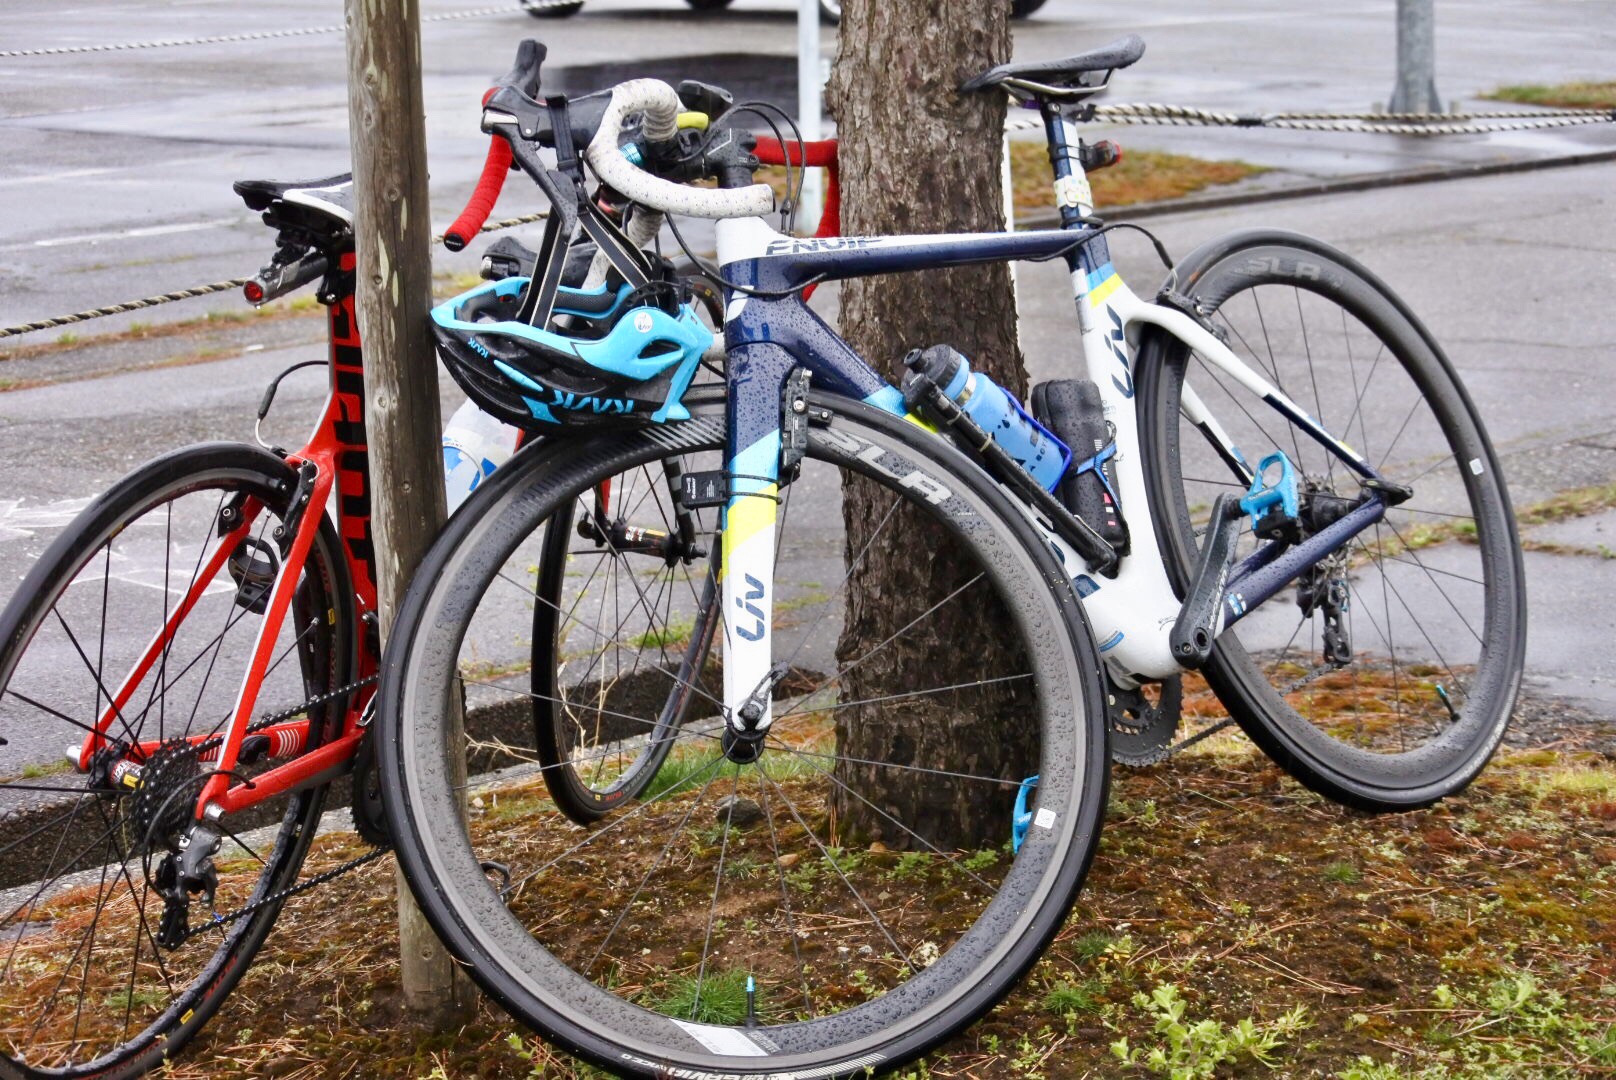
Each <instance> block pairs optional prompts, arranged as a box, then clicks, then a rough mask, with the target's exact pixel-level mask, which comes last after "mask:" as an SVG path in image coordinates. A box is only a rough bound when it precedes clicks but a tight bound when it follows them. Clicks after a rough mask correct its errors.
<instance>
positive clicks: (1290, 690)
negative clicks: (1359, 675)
mask: <svg viewBox="0 0 1616 1080" xmlns="http://www.w3.org/2000/svg"><path fill="white" fill-rule="evenodd" d="M1340 670H1341V668H1340V667H1338V666H1337V665H1335V664H1320V665H1319V666H1318V667H1316V668H1314V669H1313V670H1312V671H1309V672H1307V673H1305V674H1304V675H1303V676H1302V677H1301V678H1299V679H1297V680H1296V681H1295V682H1293V683H1291V684H1290V685H1289V686H1287V687H1286V688H1285V689H1284V690H1283V691H1281V692H1280V695H1279V696H1280V697H1288V696H1290V695H1291V694H1294V693H1296V691H1298V690H1300V689H1301V688H1302V687H1304V686H1306V685H1308V684H1309V683H1312V682H1316V681H1318V680H1319V679H1322V678H1323V677H1324V676H1326V675H1328V674H1330V673H1331V672H1332V671H1340ZM1234 722H1235V719H1234V717H1232V716H1225V717H1224V718H1223V719H1222V720H1219V721H1218V722H1217V723H1215V724H1213V725H1212V726H1211V727H1209V728H1206V729H1204V730H1202V731H1197V732H1196V733H1195V734H1194V735H1191V736H1190V737H1189V738H1187V739H1181V740H1180V741H1178V742H1176V743H1174V744H1173V745H1172V746H1169V747H1168V748H1167V749H1166V751H1165V752H1164V753H1163V754H1162V759H1163V760H1166V759H1167V758H1170V757H1173V756H1174V755H1176V754H1181V753H1183V752H1184V751H1185V750H1188V749H1189V748H1190V747H1192V746H1194V745H1195V744H1196V743H1198V742H1200V741H1201V740H1202V739H1210V738H1211V737H1212V736H1214V735H1216V734H1217V733H1218V732H1220V731H1222V730H1223V729H1224V728H1226V727H1229V726H1230V725H1231V724H1233V723H1234Z"/></svg>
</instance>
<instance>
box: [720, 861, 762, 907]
mask: <svg viewBox="0 0 1616 1080" xmlns="http://www.w3.org/2000/svg"><path fill="white" fill-rule="evenodd" d="M762 872H763V864H762V863H760V862H758V861H757V860H756V859H754V858H752V856H750V855H737V856H735V857H734V858H732V859H730V860H729V861H728V862H726V863H725V864H724V876H725V877H727V878H730V879H731V880H734V881H750V880H752V879H753V878H755V877H757V876H758V875H759V874H761V873H762ZM748 921H751V920H748Z"/></svg>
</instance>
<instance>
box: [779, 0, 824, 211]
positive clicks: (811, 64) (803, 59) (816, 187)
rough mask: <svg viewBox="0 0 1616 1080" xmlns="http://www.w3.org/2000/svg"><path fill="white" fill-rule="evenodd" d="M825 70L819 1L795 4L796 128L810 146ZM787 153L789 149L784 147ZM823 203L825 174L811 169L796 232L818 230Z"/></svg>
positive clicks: (814, 136) (799, 0)
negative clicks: (821, 42) (821, 60)
mask: <svg viewBox="0 0 1616 1080" xmlns="http://www.w3.org/2000/svg"><path fill="white" fill-rule="evenodd" d="M824 82H825V77H824V66H823V64H822V63H821V62H820V59H819V0H797V127H798V128H799V129H801V131H802V137H803V138H804V139H806V140H808V141H810V142H812V141H814V140H815V139H818V138H819V137H820V131H821V130H822V128H821V125H820V107H819V99H820V93H821V90H822V88H823V86H824ZM786 149H787V151H788V152H789V151H790V150H792V149H793V148H792V147H787V148H786ZM824 201H825V180H824V174H823V173H822V172H821V171H820V170H818V169H810V170H808V171H807V172H806V173H804V174H803V178H802V205H801V206H800V207H798V208H797V229H798V231H799V232H807V233H812V232H813V231H814V230H815V229H818V228H819V211H820V209H821V207H822V206H823V204H824Z"/></svg>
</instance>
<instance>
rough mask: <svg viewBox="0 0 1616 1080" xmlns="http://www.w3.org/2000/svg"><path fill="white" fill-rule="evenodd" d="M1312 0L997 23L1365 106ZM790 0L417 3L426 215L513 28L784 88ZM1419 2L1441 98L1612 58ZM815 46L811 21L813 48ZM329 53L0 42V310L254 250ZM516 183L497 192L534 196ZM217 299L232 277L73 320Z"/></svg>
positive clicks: (566, 49) (1372, 84) (1368, 20)
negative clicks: (720, 8) (706, 5)
mask: <svg viewBox="0 0 1616 1080" xmlns="http://www.w3.org/2000/svg"><path fill="white" fill-rule="evenodd" d="M477 6H479V5H475V4H472V3H470V2H468V0H424V3H423V4H422V9H423V15H424V16H425V17H426V18H427V19H429V20H430V19H431V18H433V17H434V16H441V15H446V14H452V13H454V12H456V11H464V10H468V9H471V8H474V7H477ZM1327 8H1328V10H1320V7H1319V5H1311V4H1310V5H1297V4H1295V3H1291V2H1289V0H1235V2H1230V3H1220V4H1217V5H1206V4H1199V3H1186V2H1184V0H1135V2H1130V3H1128V4H1126V5H1100V4H1094V3H1090V2H1088V0H1050V2H1049V3H1047V4H1046V5H1045V6H1044V7H1043V8H1042V9H1041V10H1040V11H1039V12H1038V14H1037V15H1036V16H1035V17H1034V18H1032V19H1028V20H1025V21H1022V22H1018V23H1016V24H1015V25H1016V30H1015V40H1016V44H1015V48H1016V56H1017V57H1018V58H1026V59H1042V58H1047V57H1056V56H1062V55H1066V54H1068V53H1071V52H1075V51H1079V50H1081V49H1085V48H1089V47H1092V46H1095V45H1097V44H1101V43H1103V42H1105V41H1107V40H1110V39H1111V38H1113V37H1115V36H1117V35H1120V34H1122V33H1125V32H1128V31H1137V32H1139V33H1140V34H1142V35H1143V36H1144V37H1145V39H1146V41H1147V43H1148V46H1149V51H1148V52H1147V54H1146V57H1145V59H1144V60H1143V61H1141V63H1140V64H1139V65H1137V66H1136V67H1134V68H1132V69H1130V70H1128V71H1126V72H1123V73H1121V74H1119V76H1118V77H1117V79H1116V83H1115V89H1114V91H1113V93H1112V100H1121V101H1165V102H1174V103H1181V104H1187V105H1196V106H1202V107H1207V108H1215V109H1227V110H1234V111H1241V112H1264V111H1274V110H1277V109H1304V108H1305V109H1349V110H1361V109H1364V108H1367V107H1368V106H1370V105H1371V104H1372V103H1373V102H1375V101H1379V100H1384V99H1385V97H1386V96H1387V93H1388V91H1389V89H1390V86H1391V83H1392V71H1393V62H1394V61H1393V57H1394V36H1393V35H1394V29H1393V28H1394V21H1393V14H1392V12H1393V4H1392V2H1391V0H1343V2H1340V3H1332V4H1330V5H1328V6H1327ZM794 10H795V5H794V4H792V3H790V2H789V0H736V3H735V4H734V6H733V7H732V8H731V9H730V10H729V11H728V12H725V13H723V14H721V15H701V14H698V13H695V12H692V11H690V10H689V9H687V8H686V7H685V6H684V5H683V4H682V3H680V2H679V0H590V3H589V4H588V5H587V6H586V7H585V9H584V11H583V12H582V13H581V14H579V15H577V16H575V17H573V18H570V19H565V20H554V19H546V20H536V19H533V18H530V17H528V16H527V15H525V14H524V13H522V12H520V11H519V10H517V9H516V5H515V4H514V2H513V3H512V4H511V10H510V11H509V12H506V13H500V14H495V15H491V16H483V17H479V18H472V19H464V20H457V21H439V22H430V21H429V22H427V23H426V24H425V26H424V29H423V35H422V37H423V63H424V67H425V96H426V105H427V117H426V126H427V134H428V142H429V155H430V158H429V159H430V161H431V169H432V178H431V179H432V185H431V186H432V211H433V220H434V221H435V222H436V223H438V224H439V225H440V226H441V225H443V224H446V223H447V222H448V221H449V220H450V219H452V217H453V216H454V214H455V213H456V212H457V211H458V209H459V207H460V205H461V203H462V201H463V199H464V197H465V194H466V192H467V191H468V190H469V187H470V185H471V183H472V181H473V180H474V179H475V177H476V175H477V170H478V167H479V165H480V163H481V160H482V154H483V151H484V149H485V143H484V141H483V138H482V136H480V135H479V134H478V132H477V129H476V125H477V103H478V101H479V100H480V96H481V93H482V90H483V89H484V88H485V87H486V86H487V85H488V82H489V80H490V79H491V78H492V77H493V76H495V75H497V74H498V73H499V72H501V71H503V70H504V69H505V68H506V67H507V66H508V64H509V59H510V57H511V56H512V55H513V51H514V45H515V42H516V40H517V39H518V38H520V37H523V36H528V35H533V36H538V37H540V38H541V39H542V40H544V41H545V42H547V43H548V45H549V46H550V63H549V71H550V73H551V74H550V76H549V77H548V78H547V82H546V85H547V86H548V87H553V88H556V89H561V90H565V91H568V92H578V91H582V90H590V89H598V88H599V87H601V86H603V85H609V84H610V83H611V82H613V81H616V80H617V79H620V78H623V77H626V76H628V75H631V74H657V75H663V76H668V77H674V78H678V77H700V78H706V79H708V80H710V81H714V82H718V83H720V84H724V85H728V86H730V87H731V88H732V89H734V90H735V91H736V92H737V93H739V94H741V95H744V96H758V97H764V98H768V99H771V100H777V101H780V102H781V103H783V104H785V105H786V106H788V107H792V106H794V103H795V99H796V95H795V63H794V60H793V59H792V58H793V57H794V56H795V16H794ZM341 13H342V12H341V4H340V3H337V2H335V0H288V2H286V3H280V4H273V5H248V4H230V3H222V2H219V0H193V2H177V3H166V4H152V3H138V2H131V0H78V2H70V3H67V4H59V3H53V2H48V0H11V2H9V3H8V4H6V5H5V10H4V11H3V12H0V48H4V49H19V48H45V47H51V46H61V45H83V44H110V43H119V42H131V41H137V42H138V41H154V40H163V39H172V38H189V37H206V36H214V35H222V34H252V33H259V32H274V31H284V30H291V29H297V28H309V27H314V28H318V27H330V26H333V25H338V24H340V23H341V21H342V18H341ZM1438 26H1439V36H1438V50H1437V59H1438V73H1437V85H1438V89H1439V91H1440V92H1441V93H1442V94H1443V95H1444V96H1445V97H1446V98H1447V99H1449V100H1452V101H1454V102H1458V103H1471V104H1474V103H1475V102H1474V95H1476V94H1478V93H1482V92H1485V91H1488V90H1490V89H1492V88H1494V87H1496V86H1498V85H1500V84H1503V83H1519V82H1558V81H1562V80H1566V79H1575V78H1608V77H1609V57H1610V55H1611V53H1612V51H1613V48H1616V4H1613V3H1610V2H1608V0H1594V2H1584V3H1560V2H1545V0H1536V2H1526V0H1471V2H1459V0H1447V2H1444V4H1443V5H1442V9H1441V13H1440V18H1439V24H1438ZM834 47H835V34H834V33H832V32H827V33H826V35H825V40H824V50H825V54H826V56H827V57H828V56H830V55H832V53H833V50H834ZM670 58H671V59H670ZM344 78H345V58H344V51H343V41H342V36H341V35H340V34H338V33H323V34H314V35H309V36H299V37H287V38H278V39H271V40H261V41H251V42H242V43H226V44H215V45H203V46H189V47H180V48H166V49H133V50H124V51H114V52H96V53H85V54H78V55H70V56H55V57H22V58H0V134H3V136H4V139H5V144H6V153H5V155H4V160H3V161H0V325H10V324H11V323H14V322H20V321H27V320H31V319H37V318H42V317H46V316H49V315H55V314H59V313H62V312H66V311H74V310H78V309H81V308H85V307H90V306H96V305H99V304H104V303H110V302H114V301H117V300H123V299H127V298H130V297H134V296H143V295H147V294H148V293H151V292H154V291H166V290H168V289H172V288H179V287H182V286H186V285H191V284H196V283H201V282H208V281H215V280H219V279H223V278H231V277H239V276H244V275H245V274H248V273H250V272H251V271H252V270H253V269H255V268H256V267H257V266H259V265H261V264H262V263H263V261H264V259H265V256H266V255H267V254H268V252H269V250H270V248H269V245H268V243H267V241H266V237H265V235H264V233H263V230H262V228H261V227H260V226H258V225H257V224H256V223H255V218H254V215H252V214H251V213H249V212H248V211H247V210H245V208H243V207H242V205H241V204H240V203H239V202H238V201H237V200H236V199H235V197H234V196H233V195H232V194H231V192H230V182H231V181H233V180H237V179H240V178H243V177H263V176H269V177H276V178H293V177H295V178H302V177H318V176H326V175H330V174H333V173H339V172H343V171H346V170H347V168H348V158H349V153H348V145H347V134H346V130H347V104H346V94H345V89H344ZM1126 139H1127V141H1128V143H1129V144H1130V145H1136V146H1168V147H1172V148H1175V149H1182V150H1185V151H1186V152H1192V153H1198V154H1202V155H1204V156H1210V157H1240V158H1245V159H1247V160H1251V161H1256V162H1260V163H1262V164H1265V165H1269V166H1273V167H1275V168H1276V169H1278V170H1282V171H1283V173H1284V175H1285V176H1286V177H1290V178H1292V179H1294V178H1295V177H1296V176H1297V175H1302V176H1329V175H1340V174H1343V173H1356V172H1371V171H1382V170H1387V169H1401V168H1409V167H1417V166H1423V165H1430V164H1435V163H1439V162H1442V161H1453V160H1463V161H1484V160H1495V159H1498V158H1501V157H1521V156H1526V157H1530V156H1540V155H1552V154H1561V153H1567V152H1574V151H1576V150H1585V149H1597V148H1606V149H1608V148H1612V147H1616V132H1612V131H1608V130H1603V129H1593V128H1578V129H1570V130H1564V131H1558V132H1536V133H1524V134H1515V135H1503V136H1492V137H1488V138H1461V139H1444V140H1420V139H1401V138H1388V137H1384V136H1362V135H1359V136H1342V135H1314V134H1309V133H1302V132H1239V133H1237V132H1233V131H1229V130H1226V129H1225V130H1204V129H1180V128H1173V129H1159V128H1130V129H1127V130H1126ZM1279 179H1281V177H1280V176H1278V175H1276V176H1273V177H1271V178H1270V181H1271V182H1277V181H1278V180H1279ZM520 187H521V185H520V184H515V185H513V186H512V190H511V191H509V192H508V193H507V195H506V197H505V199H504V200H503V201H502V203H501V210H502V212H503V211H506V210H508V211H509V212H510V213H513V214H514V213H521V212H526V211H528V210H531V209H534V208H535V207H536V206H537V203H538V200H537V199H535V198H534V197H533V195H532V194H530V192H529V191H526V190H518V189H519V188H520ZM472 265H473V264H472V263H471V261H470V257H469V256H462V257H460V258H459V259H458V260H457V259H453V258H448V257H443V258H441V259H440V266H441V267H442V268H444V269H450V270H452V269H456V268H460V269H466V268H470V267H472ZM233 306H234V301H233V299H232V298H231V297H229V296H228V295H226V296H222V297H214V298H210V299H208V300H203V301H197V302H191V303H188V304H185V305H180V306H175V307H170V308H167V309H163V310H161V311H158V312H156V313H155V314H146V315H139V316H131V317H126V318H124V319H122V320H119V319H114V320H107V321H106V322H103V323H101V324H98V325H97V326H96V327H94V328H93V329H95V330H98V331H99V330H101V329H104V328H111V327H115V326H117V325H118V324H119V323H120V322H122V323H127V322H128V321H130V320H131V319H133V318H139V319H143V320H147V321H149V320H152V319H156V320H158V321H161V320H164V319H167V318H172V317H182V315H195V314H198V313H199V312H200V311H202V310H206V309H209V308H215V309H221V310H229V309H231V308H232V307H233Z"/></svg>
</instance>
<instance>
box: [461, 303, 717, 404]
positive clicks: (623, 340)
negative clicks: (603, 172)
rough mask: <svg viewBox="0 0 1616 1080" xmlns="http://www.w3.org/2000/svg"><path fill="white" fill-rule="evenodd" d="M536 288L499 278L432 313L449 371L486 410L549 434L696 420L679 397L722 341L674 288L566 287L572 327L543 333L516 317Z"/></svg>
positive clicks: (558, 309) (563, 306) (563, 307)
mask: <svg viewBox="0 0 1616 1080" xmlns="http://www.w3.org/2000/svg"><path fill="white" fill-rule="evenodd" d="M528 282H529V279H528V278H525V277H511V278H505V279H503V280H501V281H491V282H489V283H488V284H486V285H480V286H478V287H477V288H475V289H472V290H471V291H469V292H465V293H462V294H460V295H459V296H457V297H455V298H454V299H453V300H450V301H448V302H446V303H443V304H440V305H438V306H437V307H435V308H433V309H432V328H433V331H434V332H435V333H436V334H437V338H438V352H439V354H440V355H441V356H442V357H443V362H444V365H445V366H446V367H448V369H449V374H450V375H451V376H453V377H454V380H455V381H456V382H457V383H459V384H460V387H461V389H463V390H464V391H465V392H466V394H467V396H468V397H470V398H471V399H472V400H473V401H475V402H476V403H477V404H478V406H479V407H480V408H482V409H484V410H485V411H487V412H488V413H490V414H492V415H494V416H497V417H499V418H500V419H501V420H504V421H505V422H506V423H509V424H515V425H517V426H518V427H523V428H527V429H530V430H541V431H542V430H546V429H550V430H553V429H554V428H555V427H556V426H578V425H587V424H599V423H602V422H619V423H620V422H624V421H629V422H635V421H638V422H649V423H662V422H664V421H667V420H687V419H689V418H690V412H689V410H687V409H686V408H685V407H684V405H683V404H682V403H681V401H680V398H681V397H682V396H683V395H684V392H685V389H686V388H687V387H688V386H689V385H690V380H691V379H692V378H693V377H694V376H695V374H696V367H697V365H698V364H699V363H700V362H701V357H702V354H703V353H705V352H706V351H707V349H708V348H709V347H710V346H711V345H712V343H713V335H712V332H711V331H709V330H708V329H707V327H706V326H704V325H703V324H702V323H701V321H700V320H699V319H698V318H697V317H696V314H695V311H694V309H693V307H692V306H691V305H690V304H688V303H681V302H680V301H681V300H683V299H684V297H682V296H680V295H678V293H677V291H676V289H675V288H674V287H673V286H671V285H668V284H666V283H660V282H659V283H654V285H653V286H648V287H647V288H646V289H642V290H640V291H639V292H638V293H636V291H635V290H633V289H631V288H630V287H629V286H628V285H618V286H616V287H615V288H612V287H610V286H608V285H602V286H599V287H598V288H595V289H592V290H585V289H572V288H567V287H564V286H563V287H562V288H560V289H559V291H558V293H557V296H556V305H555V314H556V315H557V316H569V317H570V318H569V319H568V320H567V322H568V323H569V324H570V325H568V326H566V327H565V328H558V329H556V330H541V329H539V328H538V327H535V326H529V325H528V324H527V323H524V322H518V321H515V318H514V317H515V314H516V311H517V309H518V308H519V307H520V305H521V297H522V293H523V291H524V290H525V289H526V288H527V286H528ZM656 286H660V289H658V288H657V287H656ZM648 290H649V292H650V294H651V295H649V296H648V295H647V292H648Z"/></svg>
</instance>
